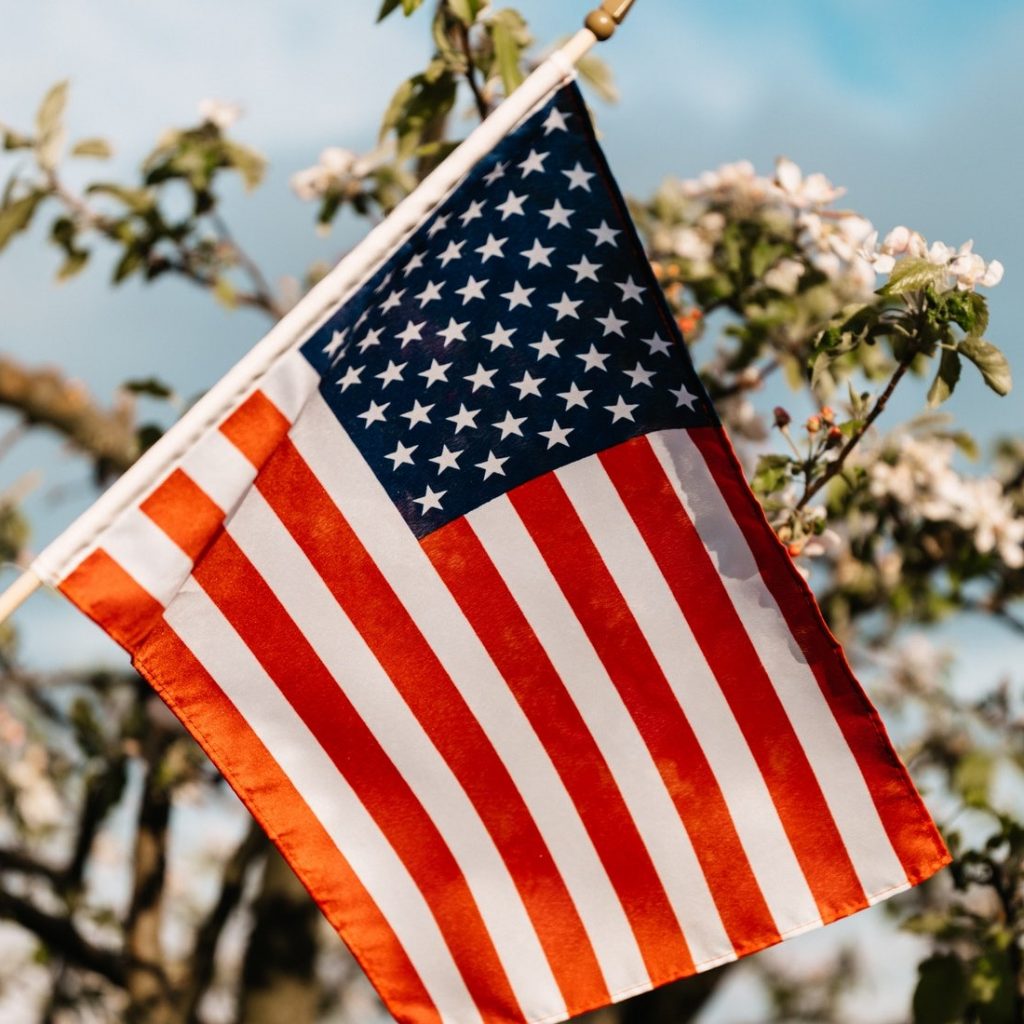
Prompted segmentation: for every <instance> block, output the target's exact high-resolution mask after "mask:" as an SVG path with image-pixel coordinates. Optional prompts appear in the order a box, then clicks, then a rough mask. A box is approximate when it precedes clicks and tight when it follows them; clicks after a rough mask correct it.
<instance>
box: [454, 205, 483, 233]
mask: <svg viewBox="0 0 1024 1024" xmlns="http://www.w3.org/2000/svg"><path fill="white" fill-rule="evenodd" d="M483 210H484V204H483V203H481V202H480V201H479V200H476V199H474V200H473V202H471V203H470V204H469V206H467V207H466V209H465V210H464V211H463V212H462V213H460V214H459V220H461V221H462V226H463V227H465V226H466V225H467V224H468V223H469V222H470V221H471V220H479V219H480V218H481V217H482V216H483V215H484V213H483Z"/></svg>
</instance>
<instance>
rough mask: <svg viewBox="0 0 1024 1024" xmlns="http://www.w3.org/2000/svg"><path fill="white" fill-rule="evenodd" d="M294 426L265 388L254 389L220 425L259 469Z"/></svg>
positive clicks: (222, 431) (224, 433) (231, 440)
mask: <svg viewBox="0 0 1024 1024" xmlns="http://www.w3.org/2000/svg"><path fill="white" fill-rule="evenodd" d="M290 428H291V424H290V423H289V422H288V418H287V417H286V416H285V415H284V413H282V412H281V410H280V409H278V407H277V406H276V405H274V403H273V402H272V401H271V400H270V399H269V398H267V396H266V395H265V394H263V392H262V391H254V392H253V393H252V394H251V395H250V396H249V397H248V398H247V399H246V400H245V401H244V402H243V403H242V404H241V405H240V406H239V407H238V408H237V409H236V410H235V411H234V412H233V413H232V414H231V415H230V416H229V417H228V418H227V419H226V420H225V421H224V422H223V423H222V424H221V426H220V430H221V433H222V434H223V435H224V436H225V437H226V438H227V439H228V440H229V441H230V442H231V443H232V444H233V445H234V446H235V447H236V448H237V449H238V450H239V451H240V452H241V453H242V454H243V455H244V456H245V457H246V458H247V459H248V460H249V461H250V462H251V463H252V464H253V465H254V466H255V467H256V468H257V469H259V468H260V466H262V465H263V463H264V462H266V461H267V459H269V458H270V455H271V453H272V452H273V451H274V449H275V448H276V447H277V446H278V444H279V443H280V441H282V440H283V439H284V438H285V437H286V436H287V435H288V431H289V429H290Z"/></svg>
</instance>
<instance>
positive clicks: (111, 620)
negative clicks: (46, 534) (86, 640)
mask: <svg viewBox="0 0 1024 1024" xmlns="http://www.w3.org/2000/svg"><path fill="white" fill-rule="evenodd" d="M59 589H60V592H61V593H62V594H63V595H64V596H65V597H66V598H68V599H69V600H70V601H71V602H72V603H73V604H76V605H77V606H78V607H79V608H81V609H82V611H83V612H85V614H86V615H88V616H89V618H90V619H92V620H93V622H95V623H96V624H97V625H99V626H100V628H101V629H104V630H105V631H106V632H107V633H109V634H110V635H111V636H112V637H113V638H114V639H115V640H116V641H117V642H118V643H119V644H120V645H121V646H122V647H124V648H125V649H126V650H128V651H132V650H133V649H134V647H135V645H137V644H139V643H141V642H142V640H143V638H144V637H145V635H146V633H147V632H149V630H150V629H152V627H153V625H154V624H155V623H156V621H157V620H158V619H159V618H160V616H161V615H163V611H164V609H163V605H161V604H160V602H159V601H157V600H156V598H154V597H153V595H152V594H150V593H149V591H148V590H146V589H144V588H143V587H141V586H140V585H139V584H138V583H136V582H135V579H134V577H132V576H130V575H129V574H128V573H127V572H126V571H125V570H124V569H122V568H121V566H120V565H119V564H118V563H117V562H115V561H114V559H113V558H111V557H110V555H108V554H107V553H106V551H104V550H103V549H102V548H98V549H97V550H96V551H94V552H93V553H92V554H91V555H89V556H88V557H87V558H84V559H83V560H82V561H81V562H80V563H79V564H78V566H77V567H76V568H75V569H74V571H73V572H71V573H69V574H68V575H67V577H65V579H64V581H63V582H62V583H61V584H60V588H59Z"/></svg>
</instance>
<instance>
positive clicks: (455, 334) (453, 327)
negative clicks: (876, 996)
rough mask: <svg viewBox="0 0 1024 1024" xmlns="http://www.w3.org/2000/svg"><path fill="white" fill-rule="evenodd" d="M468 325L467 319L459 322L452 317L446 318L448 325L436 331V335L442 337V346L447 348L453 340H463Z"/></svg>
mask: <svg viewBox="0 0 1024 1024" xmlns="http://www.w3.org/2000/svg"><path fill="white" fill-rule="evenodd" d="M468 326H469V321H468V320H465V321H463V323H461V324H459V323H456V322H455V318H454V317H449V318H448V326H447V327H446V328H445V329H444V330H443V331H438V332H437V336H438V337H439V338H444V347H445V348H447V347H448V346H449V345H450V344H451V343H452V342H453V341H465V340H466V328H467V327H468Z"/></svg>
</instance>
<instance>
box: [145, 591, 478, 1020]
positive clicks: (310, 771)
mask: <svg viewBox="0 0 1024 1024" xmlns="http://www.w3.org/2000/svg"><path fill="white" fill-rule="evenodd" d="M164 617H165V619H166V620H167V622H168V624H169V625H170V626H171V628H172V629H173V630H174V631H175V633H177V634H178V636H179V637H180V638H181V640H182V642H183V643H185V645H186V646H187V647H188V648H189V649H190V650H191V651H192V653H193V654H194V655H195V656H196V657H197V658H198V659H199V661H200V662H201V663H202V665H203V667H204V668H205V669H206V670H207V671H208V672H209V673H210V675H212V676H213V678H214V679H216V680H217V685H218V686H220V688H221V689H222V690H223V691H224V693H225V694H226V695H227V697H228V699H229V700H230V701H231V703H232V704H234V705H235V707H236V708H237V709H238V711H239V714H241V715H242V717H243V718H245V720H246V722H247V723H248V724H249V726H250V727H251V728H252V729H253V731H254V732H255V733H256V735H257V736H258V737H259V739H260V741H261V742H262V743H263V744H264V745H265V746H266V748H267V750H268V751H269V752H270V754H271V756H272V757H273V758H274V760H275V761H276V762H277V763H278V764H279V765H280V767H281V770H282V771H283V772H284V773H285V775H287V776H288V778H289V779H290V780H291V782H292V784H293V785H294V786H295V788H296V789H297V790H298V792H299V794H300V796H301V797H302V799H303V800H305V802H306V803H307V804H308V805H309V809H310V810H311V811H312V812H313V814H314V815H315V816H316V817H317V819H318V820H319V821H320V823H321V824H322V825H323V827H324V830H325V831H326V832H327V834H328V835H329V836H330V837H331V840H332V841H333V842H334V844H335V845H336V846H337V848H338V849H339V850H340V851H341V852H342V854H343V855H344V857H345V859H346V860H347V861H348V862H349V864H351V866H352V869H353V870H354V871H355V873H356V874H357V875H358V876H359V879H360V881H361V882H362V883H363V885H364V886H365V887H366V890H367V892H368V893H369V894H370V897H371V898H372V899H373V900H374V902H375V903H376V904H377V906H378V907H379V908H380V911H381V913H382V914H383V915H384V917H385V918H386V919H387V922H388V924H389V925H390V926H391V928H392V929H393V931H394V933H395V935H396V936H397V938H398V941H399V942H400V943H401V944H402V946H403V948H404V949H405V951H406V953H407V954H408V956H409V959H410V960H411V961H412V964H413V966H414V967H415V969H416V972H417V974H419V976H420V979H421V980H422V981H423V984H424V987H425V988H426V989H427V992H428V993H429V995H430V998H431V999H432V1000H433V1001H434V1003H435V1005H436V1006H437V1008H438V1010H439V1012H440V1013H441V1014H442V1016H443V1017H444V1019H445V1020H446V1021H449V1022H451V1024H468V1022H478V1021H481V1019H482V1018H481V1016H480V1012H479V1011H478V1009H477V1007H476V1004H475V1003H474V1002H473V999H472V997H471V996H470V994H469V991H468V990H467V988H466V985H465V982H464V981H463V979H462V976H461V974H460V973H459V971H458V968H457V967H456V965H455V962H454V960H453V959H452V957H451V955H450V953H449V951H448V946H447V944H446V943H445V940H444V937H443V936H442V934H441V931H440V929H439V928H438V926H437V922H436V921H435V920H434V918H433V916H432V915H431V913H430V909H429V907H428V906H427V904H426V901H425V900H424V899H423V896H422V894H421V893H420V891H419V889H418V888H417V887H416V884H415V883H414V882H413V880H412V878H411V877H410V876H409V873H408V872H407V870H406V869H405V866H404V865H403V864H402V862H401V860H400V859H399V858H398V856H397V855H396V854H395V851H394V850H393V849H392V848H391V845H390V844H389V843H388V841H387V839H386V838H385V836H384V835H383V834H382V833H381V831H380V829H379V828H378V827H377V824H376V822H374V820H373V818H372V817H371V816H370V815H369V814H368V813H367V811H366V809H365V808H364V807H363V805H362V803H361V802H360V801H359V798H358V797H357V796H356V794H355V793H354V792H353V790H352V789H351V787H350V786H349V784H348V783H347V782H346V780H345V778H344V776H342V775H341V774H340V773H339V772H338V770H337V768H336V767H335V766H334V763H333V762H332V761H331V759H330V757H329V756H328V755H327V753H326V752H325V751H324V749H323V748H322V747H321V746H320V744H319V743H318V742H317V740H316V738H315V737H314V736H313V735H312V734H311V733H310V732H309V730H308V729H307V728H306V726H305V725H304V723H303V722H302V719H301V718H299V716H298V715H297V714H296V712H295V710H294V708H292V706H291V704H289V703H288V701H287V700H286V699H285V697H284V696H283V695H282V693H281V691H280V690H279V689H278V688H277V686H275V685H274V682H273V680H271V679H270V678H269V677H268V676H267V674H266V672H264V670H263V667H262V666H261V665H260V663H259V661H258V660H257V659H256V658H255V656H254V655H253V654H252V652H251V651H250V650H249V648H248V647H247V646H246V645H245V643H244V642H243V641H242V640H241V638H240V637H239V636H238V634H237V633H236V632H235V631H234V629H232V627H231V625H230V623H229V622H228V621H227V620H226V619H225V618H224V616H223V615H222V614H221V612H220V610H219V609H218V608H217V606H216V605H215V604H214V603H213V601H211V600H210V598H209V597H208V596H207V595H206V594H205V593H204V592H203V590H202V589H201V588H200V587H199V585H198V583H196V581H195V580H194V579H192V578H190V579H189V580H188V582H187V583H186V584H185V586H184V587H183V588H182V590H181V592H180V594H179V595H178V597H177V598H176V599H175V600H174V602H173V603H172V604H171V606H170V607H169V608H168V609H167V611H166V612H165V614H164Z"/></svg>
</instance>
